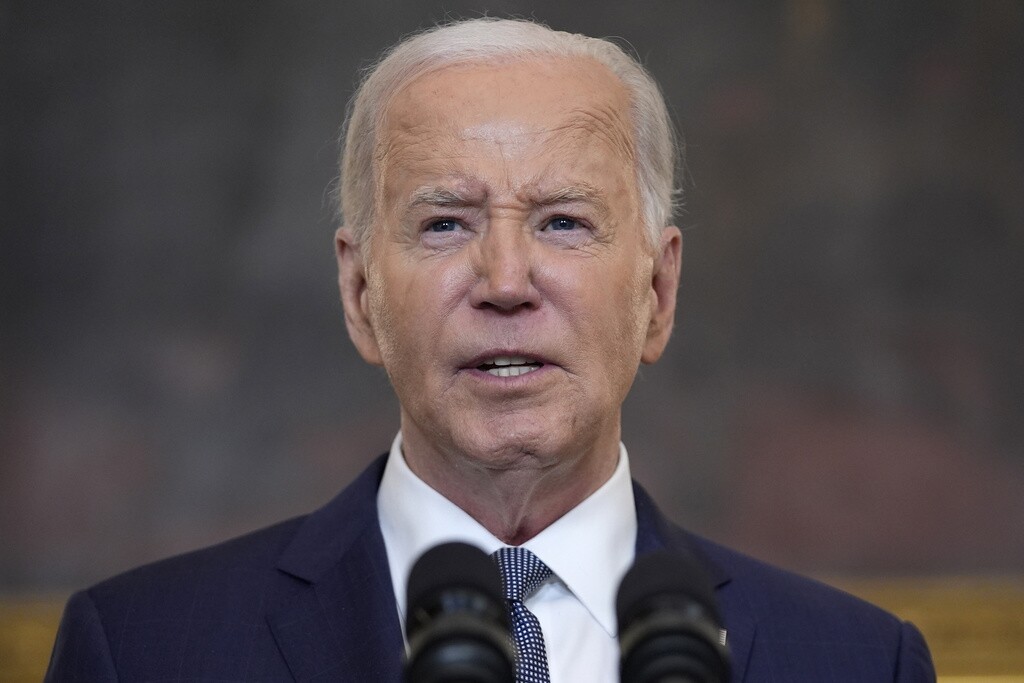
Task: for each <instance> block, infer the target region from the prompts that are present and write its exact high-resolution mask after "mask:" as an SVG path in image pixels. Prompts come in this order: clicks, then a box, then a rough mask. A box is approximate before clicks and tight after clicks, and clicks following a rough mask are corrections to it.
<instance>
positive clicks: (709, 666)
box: [615, 552, 730, 683]
mask: <svg viewBox="0 0 1024 683" xmlns="http://www.w3.org/2000/svg"><path fill="white" fill-rule="evenodd" d="M615 612H616V614H617V616H618V620H619V649H620V652H621V658H620V667H619V674H620V680H621V681H622V682H623V683H666V682H668V681H672V682H680V683H682V682H685V683H724V682H725V681H728V680H729V669H730V666H729V652H728V648H727V647H726V646H725V643H724V642H723V641H722V639H721V619H720V617H719V614H718V608H717V606H716V605H715V598H714V589H713V588H712V586H711V583H710V581H709V580H708V578H707V577H706V576H705V574H704V571H703V568H702V567H701V565H700V563H699V562H698V561H697V559H696V558H695V557H693V556H690V555H683V554H677V553H668V552H658V553H651V554H650V555H645V556H643V557H640V558H639V559H638V560H637V561H636V563H635V564H634V565H633V567H632V568H631V569H630V570H629V571H628V572H627V573H626V576H625V577H624V578H623V579H622V583H621V584H620V585H619V593H618V595H617V596H616V600H615Z"/></svg>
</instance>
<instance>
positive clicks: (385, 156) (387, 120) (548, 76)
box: [376, 58, 634, 184]
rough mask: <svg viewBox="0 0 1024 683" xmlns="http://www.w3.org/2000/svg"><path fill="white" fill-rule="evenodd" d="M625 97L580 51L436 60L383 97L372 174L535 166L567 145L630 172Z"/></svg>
mask: <svg viewBox="0 0 1024 683" xmlns="http://www.w3.org/2000/svg"><path fill="white" fill-rule="evenodd" d="M629 104H630V101H629V95H628V92H627V90H626V88H625V86H623V84H622V83H621V81H620V80H619V79H618V78H617V77H616V76H615V75H614V74H612V73H611V71H609V70H608V68H607V67H605V66H604V65H602V64H600V63H598V62H596V61H594V60H592V59H588V58H544V59H531V60H520V61H511V62H498V63H483V64H477V63H471V64H457V65H450V66H445V67H442V68H440V69H437V70H434V71H431V72H429V73H427V74H425V75H423V76H420V77H419V78H416V79H415V80H413V81H412V82H410V83H409V84H407V85H406V86H405V87H403V88H402V89H401V90H399V91H398V92H397V93H396V95H395V96H394V97H393V98H392V99H391V101H390V102H389V104H388V106H387V108H386V112H385V117H384V121H383V125H382V127H381V129H380V131H381V133H380V139H379V144H378V149H377V155H376V161H377V167H378V173H379V177H380V178H381V180H382V181H383V182H384V183H385V184H392V181H395V180H396V179H397V178H396V176H408V175H409V174H410V173H414V172H415V173H423V172H427V173H433V172H438V173H442V172H444V171H445V170H446V169H447V170H448V171H449V172H457V173H464V172H466V171H467V167H471V166H473V165H474V164H475V163H483V162H485V161H493V160H494V159H495V158H500V160H501V161H502V163H504V164H505V165H506V167H508V168H510V171H509V172H510V173H513V174H514V172H515V171H516V170H517V169H519V170H522V171H523V172H524V173H525V172H528V171H532V172H538V171H539V169H541V167H543V166H544V163H543V162H544V160H545V158H548V161H550V160H551V159H550V158H551V157H555V156H557V155H561V158H562V159H564V158H565V157H566V156H568V155H569V154H571V155H573V156H574V157H576V158H577V160H578V162H579V164H578V170H582V171H586V170H587V168H586V165H587V164H588V163H590V164H591V165H593V164H601V163H603V164H606V165H614V166H615V167H617V168H619V169H627V171H631V169H632V168H633V161H634V148H633V135H632V127H631V124H630V113H629ZM512 166H515V167H516V168H511V167H512ZM549 166H550V164H549ZM520 167H530V168H520Z"/></svg>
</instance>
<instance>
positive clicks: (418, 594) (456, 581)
mask: <svg viewBox="0 0 1024 683" xmlns="http://www.w3.org/2000/svg"><path fill="white" fill-rule="evenodd" d="M450 588H458V589H461V590H464V589H471V590H476V591H478V592H479V593H481V594H482V595H483V596H486V597H487V598H490V599H493V601H494V602H495V603H497V604H499V605H500V604H503V598H502V593H501V575H500V574H499V573H498V567H497V565H496V564H495V563H494V560H492V559H491V558H490V557H488V556H487V554H486V553H485V552H484V551H482V550H480V549H479V548H477V547H476V546H472V545H469V544H468V543H457V542H452V543H442V544H441V545H438V546H435V547H433V548H431V549H430V550H428V551H427V552H425V553H423V555H421V556H420V558H419V559H418V560H416V563H415V564H414V565H413V567H412V571H411V572H410V573H409V583H408V585H407V586H406V596H407V598H408V600H407V601H406V603H405V604H406V606H407V610H408V612H409V613H410V614H411V613H412V611H413V609H414V608H416V607H417V606H419V605H423V604H429V603H432V602H433V601H434V599H435V598H436V596H437V595H438V594H440V593H442V592H443V591H446V590H448V589H450Z"/></svg>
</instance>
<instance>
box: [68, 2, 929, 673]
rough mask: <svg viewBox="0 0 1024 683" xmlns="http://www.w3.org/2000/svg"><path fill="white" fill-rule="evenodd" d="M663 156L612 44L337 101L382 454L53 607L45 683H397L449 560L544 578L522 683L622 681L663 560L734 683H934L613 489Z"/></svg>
mask: <svg viewBox="0 0 1024 683" xmlns="http://www.w3.org/2000/svg"><path fill="white" fill-rule="evenodd" d="M674 156H675V153H674V145H673V140H672V134H671V128H670V125H669V119H668V115H667V112H666V109H665V105H664V102H663V100H662V97H661V95H660V94H659V91H658V88H657V86H656V85H655V83H654V82H653V81H652V80H651V78H650V77H649V75H648V74H647V73H646V72H645V71H644V70H643V68H642V67H641V66H640V65H639V64H637V63H636V62H635V61H634V60H633V59H631V58H630V57H629V56H627V55H626V54H625V53H624V52H623V51H622V50H620V49H619V48H618V47H616V46H615V45H613V44H611V43H609V42H607V41H603V40H596V39H592V38H587V37H584V36H580V35H570V34H565V33H557V32H553V31H551V30H549V29H547V28H545V27H543V26H539V25H537V24H534V23H530V22H520V21H501V20H489V19H482V20H474V21H468V22H461V23H455V24H451V25H448V26H444V27H441V28H437V29H434V30H431V31H427V32H425V33H422V34H420V35H417V36H414V37H412V38H410V39H408V40H406V41H404V42H403V43H401V44H399V45H398V46H397V47H396V48H395V49H393V50H392V51H391V52H390V53H389V54H388V55H387V56H386V57H385V59H383V60H382V61H381V62H380V63H379V65H378V66H377V67H376V68H375V69H374V71H373V72H372V73H371V74H370V75H369V76H368V77H367V79H366V80H365V82H364V83H363V84H362V86H361V87H360V90H359V92H358V93H357V95H356V97H355V100H354V105H353V108H352V113H351V117H350V120H349V121H348V125H347V134H346V138H345V143H344V150H343V153H342V183H341V198H342V205H343V208H344V215H345V225H344V227H342V228H341V229H339V230H338V232H337V236H336V249H337V257H338V266H339V284H340V288H341V297H342V301H343V304H344V310H345V321H346V324H347V327H348V331H349V334H350V336H351V338H352V340H353V342H354V343H355V346H356V348H357V349H358V351H359V353H360V354H361V355H362V357H363V358H364V359H365V360H366V361H368V362H369V363H372V364H375V365H380V366H382V367H384V369H385V370H386V371H387V374H388V377H389V378H390V380H391V383H392V385H393V386H394V389H395V392H396V393H397V395H398V399H399V402H400V404H401V432H400V433H399V435H398V437H397V438H396V439H395V442H394V444H393V445H392V448H391V451H390V453H389V454H388V455H387V456H386V457H382V458H381V459H379V460H378V461H377V462H376V463H375V464H373V465H372V466H371V467H370V469H369V470H367V471H366V472H365V473H364V474H363V475H362V476H361V477H360V478H359V479H357V480H356V481H355V482H354V483H352V484H351V485H349V487H348V488H346V489H345V490H344V491H343V492H342V493H341V494H340V495H339V496H338V497H337V498H336V499H335V500H333V501H332V502H331V503H329V504H328V505H327V506H325V507H324V508H322V509H320V510H318V511H316V512H314V513H313V514H311V515H309V516H308V517H304V518H301V519H296V520H291V521H288V522H284V523H283V524H280V525H278V526H275V527H272V528H270V529H266V530H263V531H259V532H256V533H254V534H251V535H249V536H246V537H244V538H241V539H237V540H234V541H230V542H228V543H226V544H223V545H220V546H216V547H214V548H210V549H206V550H202V551H199V552H196V553H192V554H190V555H186V556H182V557H178V558H172V559H170V560H166V561H163V562H160V563H157V564H154V565H151V566H148V567H144V568H141V569H138V570H135V571H132V572H129V573H127V574H124V575H122V576H120V577H117V578H115V579H112V580H110V581H107V582H104V583H101V584H99V585H98V586H96V587H94V588H92V589H90V590H88V591H84V592H81V593H78V594H76V595H75V596H73V597H72V599H71V600H70V602H69V604H68V608H67V611H66V614H65V617H64V622H63V624H62V626H61V630H60V633H59V635H58V639H57V644H56V647H55V652H54V657H53V660H52V662H51V668H50V672H49V674H48V678H49V679H50V680H90V681H101V680H125V681H134V680H222V681H229V680H231V681H234V680H239V681H241V680H292V679H295V680H337V681H394V680H398V679H399V678H400V676H401V656H402V650H403V638H402V628H401V623H402V618H403V617H402V615H403V614H404V607H405V606H404V604H403V602H404V593H405V581H406V578H407V577H408V573H409V570H410V567H411V566H412V563H413V562H414V560H415V559H416V557H417V556H418V555H419V554H420V553H422V552H423V551H424V550H426V549H428V548H430V547H432V546H434V545H436V544H438V543H441V542H443V541H447V540H452V539H459V540H463V541H468V542H470V543H472V544H474V545H477V546H479V547H480V548H482V549H483V550H484V551H486V552H488V553H495V552H497V554H498V556H499V557H508V556H514V557H515V558H517V561H519V562H523V563H526V564H528V565H529V566H531V567H533V568H535V569H537V571H538V572H539V573H538V575H537V576H538V578H537V580H536V581H535V583H536V584H539V586H537V587H536V590H535V591H533V592H532V593H531V594H529V595H527V596H526V603H525V606H526V608H527V610H528V611H529V612H530V613H532V615H533V616H534V617H536V623H537V624H538V625H539V627H540V630H541V633H542V636H543V640H542V645H541V649H540V655H539V659H538V661H539V663H536V666H537V667H539V669H536V670H531V671H530V672H529V675H530V676H534V677H533V678H529V680H551V681H555V682H556V683H558V682H562V683H565V682H567V681H586V682H593V681H615V680H617V677H618V650H617V642H616V623H615V613H614V609H613V600H614V595H615V591H616V588H617V585H618V582H619V580H620V579H621V577H622V576H623V574H624V573H625V572H626V570H627V569H628V568H629V567H630V565H631V564H632V563H633V561H634V559H635V557H636V556H637V555H639V554H645V553H648V552H650V551H652V550H655V549H660V548H667V549H672V550H678V551H681V552H686V553H689V554H691V555H696V556H698V557H699V558H701V562H702V563H703V565H704V567H705V569H706V571H707V573H708V575H709V576H710V577H711V578H712V580H713V583H714V585H715V588H716V597H717V600H718V602H719V605H720V607H721V611H722V613H723V619H724V623H725V627H726V629H727V634H728V635H727V640H728V645H729V647H730V649H731V652H732V657H733V670H734V671H733V677H734V680H736V681H741V680H744V681H761V680H765V681H768V680H771V681H851V682H852V681H865V682H866V681H885V680H898V681H907V682H909V681H928V680H932V679H933V678H934V674H933V673H932V671H931V663H930V660H929V656H928V651H927V648H926V647H925V645H924V642H923V640H922V639H921V637H920V634H919V633H918V632H917V631H916V630H915V629H914V628H913V627H912V626H910V625H908V624H904V623H901V622H900V621H898V620H897V619H896V618H894V617H892V616H890V615H887V614H885V613H884V612H882V611H880V610H878V609H876V608H874V607H871V606H869V605H867V604H865V603H862V602H860V601H858V600H856V599H854V598H851V597H849V596H846V595H843V594H841V593H838V592H837V591H833V590H831V589H829V588H826V587H824V586H822V585H819V584H816V583H813V582H811V581H808V580H806V579H801V578H798V577H795V576H792V575H789V574H786V573H784V572H782V571H780V570H777V569H773V568H770V567H768V566H766V565H763V564H761V563H758V562H756V561H754V560H752V559H749V558H746V557H743V556H742V555H739V554H737V553H734V552H732V551H729V550H726V549H724V548H721V547H719V546H717V545H714V544H712V543H710V542H708V541H705V540H703V539H700V538H697V537H694V536H691V535H689V534H687V533H686V532H684V531H682V530H680V529H678V528H676V527H674V526H672V525H671V524H670V523H668V522H667V521H665V520H664V519H663V518H662V517H661V516H660V514H659V513H658V511H657V510H656V509H655V507H654V505H653V504H652V502H651V501H650V500H649V499H648V498H647V497H646V495H645V494H644V493H643V491H642V490H640V489H639V488H634V486H633V485H632V484H631V481H630V477H629V463H628V458H627V454H626V450H625V448H624V447H623V445H622V444H621V443H620V418H621V406H622V402H623V400H624V399H625V397H626V394H627V392H628V391H629V388H630V385H631V383H632V382H633V378H634V376H635V374H636V371H637V367H638V365H639V364H640V363H652V362H654V361H656V360H657V359H658V358H659V356H660V355H661V354H662V352H663V351H664V349H665V345H666V343H667V342H668V338H669V334H670V332H671V329H672V321H673V315H674V310H675V295H676V287H677V284H678V280H679V268H680V250H681V237H680V232H679V230H678V229H677V228H675V227H671V226H670V225H669V220H670V214H671V201H672V191H673V178H672V174H673V168H674V161H675V159H674ZM508 547H512V548H517V549H516V550H502V549H504V548H508ZM531 618H532V617H531ZM520 674H521V675H523V676H525V675H526V674H525V673H524V672H520ZM549 677H550V678H549Z"/></svg>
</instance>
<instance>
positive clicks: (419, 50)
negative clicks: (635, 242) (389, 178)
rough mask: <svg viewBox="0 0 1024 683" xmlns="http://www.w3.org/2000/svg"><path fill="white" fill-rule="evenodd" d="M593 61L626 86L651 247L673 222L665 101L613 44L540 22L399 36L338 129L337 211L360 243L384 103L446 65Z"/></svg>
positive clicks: (465, 25)
mask: <svg viewBox="0 0 1024 683" xmlns="http://www.w3.org/2000/svg"><path fill="white" fill-rule="evenodd" d="M549 57H553V58H580V57H585V58H591V59H594V60H596V61H597V62H598V63H600V64H602V65H604V66H605V67H606V68H608V69H609V70H610V71H611V72H612V73H613V74H615V76H616V77H618V78H619V80H620V81H621V82H622V83H623V85H625V87H626V90H627V91H628V93H629V98H630V105H631V106H630V118H631V120H632V125H633V131H632V132H633V145H634V152H635V156H636V182H637V187H638V190H639V193H640V200H641V204H642V210H643V218H644V223H645V228H646V230H647V234H648V237H649V238H650V241H651V244H652V245H655V246H656V245H657V244H658V242H659V240H660V235H661V228H662V227H664V226H666V225H668V224H669V221H670V220H671V218H672V209H673V199H674V196H675V187H674V175H675V165H676V157H677V154H678V152H677V147H676V140H675V134H674V131H673V128H672V123H671V120H670V118H669V114H668V109H667V107H666V106H665V99H664V97H663V96H662V94H661V90H660V89H659V87H658V84H657V83H656V82H655V81H654V79H653V78H652V77H651V75H650V74H649V73H647V70H646V69H644V67H643V66H642V65H641V64H640V63H639V62H638V61H637V60H636V59H634V58H633V57H631V56H630V55H629V54H627V53H626V52H625V51H624V50H623V49H622V48H620V47H619V46H618V45H616V44H615V43H612V42H611V41H608V40H603V39H600V38H590V37H588V36H584V35H580V34H578V33H565V32H562V31H554V30H552V29H550V28H548V27H547V26H544V25H542V24H539V23H536V22H532V21H525V20H518V19H496V18H490V17H485V18H481V19H469V20H465V21H459V22H455V23H450V24H445V25H441V26H437V27H434V28H430V29H427V30H426V31H423V32H421V33H417V34H414V35H412V36H410V37H408V38H405V39H404V40H402V41H401V42H399V43H398V44H397V45H395V46H394V47H392V48H391V49H390V50H388V51H387V52H386V53H384V55H383V57H382V58H381V60H380V61H379V62H377V64H376V65H375V66H374V67H372V68H371V69H370V70H369V72H368V73H367V75H366V76H365V78H364V79H363V81H362V83H361V84H360V86H359V88H358V89H357V90H356V93H355V95H354V96H353V98H352V100H351V102H350V103H349V113H348V116H347V117H346V120H345V125H344V127H343V132H342V141H343V142H342V149H341V179H340V183H339V192H338V199H339V200H340V206H339V209H340V210H341V215H342V216H343V220H344V222H345V224H346V225H347V227H349V228H350V229H351V230H352V232H353V234H354V236H355V237H356V239H357V240H358V241H360V242H364V241H365V239H366V237H367V235H368V234H369V229H370V226H371V225H372V224H373V222H374V218H375V208H376V201H377V192H378V189H379V188H378V187H377V180H378V178H377V168H376V163H375V157H376V152H377V147H378V143H379V140H378V139H377V135H378V131H379V130H380V129H381V127H382V125H383V121H384V116H385V113H386V110H387V106H388V104H389V102H390V100H391V98H393V97H394V96H395V95H396V94H397V93H398V92H399V91H400V90H401V89H402V88H404V87H405V86H406V85H408V84H409V83H411V82H412V81H413V80H415V79H417V78H419V77H420V76H423V75H425V74H427V73H429V72H432V71H435V70H437V69H439V68H441V67H444V66H450V65H454V64H464V63H466V62H484V63H486V62H496V61H498V62H500V61H515V60H523V59H537V58H549Z"/></svg>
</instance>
